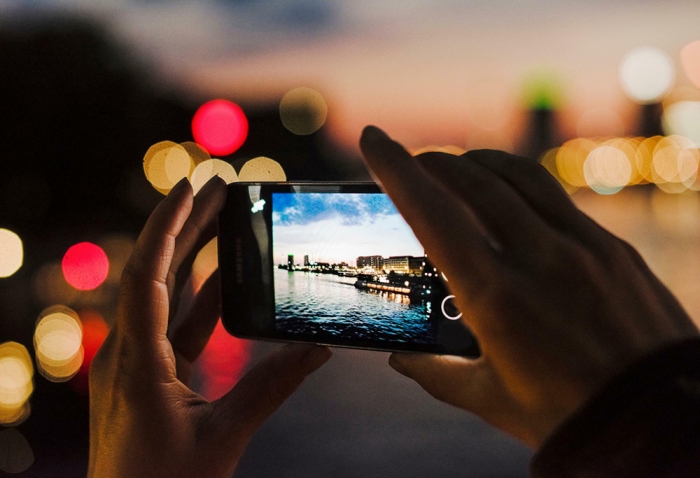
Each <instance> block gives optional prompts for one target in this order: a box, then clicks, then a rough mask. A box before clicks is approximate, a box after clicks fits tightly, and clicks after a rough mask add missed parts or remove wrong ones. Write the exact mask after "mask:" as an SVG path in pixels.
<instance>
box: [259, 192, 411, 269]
mask: <svg viewBox="0 0 700 478" xmlns="http://www.w3.org/2000/svg"><path fill="white" fill-rule="evenodd" d="M272 224H273V228H272V230H273V253H274V261H275V263H276V264H280V263H286V261H287V255H288V254H294V260H295V262H296V263H298V264H301V263H303V260H304V255H309V260H311V261H312V262H330V263H340V262H347V263H348V264H350V265H355V261H356V259H357V257H359V256H363V255H381V256H384V257H389V256H397V255H411V256H420V255H423V247H422V246H421V245H420V243H419V242H418V240H417V239H416V238H415V236H414V235H413V232H412V231H411V229H410V227H409V226H408V224H406V222H405V221H404V220H403V218H402V217H401V215H400V214H399V212H398V211H397V210H396V207H394V205H393V204H392V202H391V200H390V199H389V198H388V197H387V196H386V195H384V194H332V193H321V194H275V195H274V196H273V201H272Z"/></svg>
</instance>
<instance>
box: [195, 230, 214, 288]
mask: <svg viewBox="0 0 700 478" xmlns="http://www.w3.org/2000/svg"><path fill="white" fill-rule="evenodd" d="M218 254H219V249H218V242H217V240H216V238H214V239H212V240H211V241H209V242H208V243H207V245H206V246H204V247H203V248H202V249H201V250H200V251H199V253H198V254H197V257H196V258H195V260H194V262H193V263H192V284H193V286H194V289H195V292H196V291H197V290H199V288H200V287H201V286H202V284H204V281H206V280H207V278H208V277H209V276H210V275H212V273H213V272H214V271H215V270H216V269H217V267H219V255H218Z"/></svg>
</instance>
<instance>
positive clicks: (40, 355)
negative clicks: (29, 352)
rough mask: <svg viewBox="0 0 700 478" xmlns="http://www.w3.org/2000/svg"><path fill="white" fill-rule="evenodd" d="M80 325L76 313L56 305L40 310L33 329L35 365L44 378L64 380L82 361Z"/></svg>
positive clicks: (57, 380)
mask: <svg viewBox="0 0 700 478" xmlns="http://www.w3.org/2000/svg"><path fill="white" fill-rule="evenodd" d="M82 339H83V329H82V326H81V324H80V318H79V317H78V314H76V313H75V311H73V310H72V309H70V308H68V307H65V306H62V305H56V306H53V307H49V308H47V309H45V310H44V311H42V313H41V314H40V315H39V320H38V322H37V325H36V329H35V330H34V349H35V351H36V360H37V368H38V370H39V372H40V373H41V374H42V375H43V376H44V377H46V378H47V379H48V380H51V381H53V382H64V381H66V380H69V379H70V378H72V377H73V376H74V375H75V374H76V373H77V372H78V369H80V365H81V364H82V363H83V346H82Z"/></svg>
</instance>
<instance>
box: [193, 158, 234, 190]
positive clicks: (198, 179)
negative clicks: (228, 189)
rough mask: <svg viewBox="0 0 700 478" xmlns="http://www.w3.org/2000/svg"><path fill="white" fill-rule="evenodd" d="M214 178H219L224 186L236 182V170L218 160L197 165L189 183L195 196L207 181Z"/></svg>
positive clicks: (210, 160)
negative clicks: (223, 182) (224, 183)
mask: <svg viewBox="0 0 700 478" xmlns="http://www.w3.org/2000/svg"><path fill="white" fill-rule="evenodd" d="M214 176H219V177H220V178H221V179H223V180H224V181H225V182H226V184H231V183H234V182H236V181H238V175H237V174H236V170H235V169H233V166H231V164H230V163H227V162H226V161H222V160H220V159H209V160H207V161H203V162H201V163H199V165H197V167H196V168H195V169H194V172H193V173H192V178H191V179H190V182H191V183H192V190H193V191H194V193H195V194H197V193H198V192H199V190H200V189H202V187H203V186H204V185H205V184H207V181H209V180H210V179H211V178H213V177H214Z"/></svg>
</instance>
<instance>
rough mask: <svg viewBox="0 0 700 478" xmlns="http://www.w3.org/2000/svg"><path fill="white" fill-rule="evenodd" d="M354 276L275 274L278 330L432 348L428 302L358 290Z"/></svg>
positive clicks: (432, 328) (277, 272)
mask: <svg viewBox="0 0 700 478" xmlns="http://www.w3.org/2000/svg"><path fill="white" fill-rule="evenodd" d="M355 282H356V279H355V278H354V277H340V276H336V275H332V274H315V273H312V272H301V271H296V272H289V271H287V270H284V269H275V305H276V309H277V323H276V326H277V330H278V331H280V332H288V333H294V334H302V335H314V336H318V337H319V338H321V337H323V336H331V337H337V336H340V335H343V336H344V337H348V338H353V339H365V340H391V341H404V342H420V343H433V342H434V338H433V337H434V336H435V325H434V324H433V323H432V322H431V321H429V320H428V315H429V310H428V306H427V304H426V303H425V302H421V303H414V304H412V303H411V302H410V300H409V298H408V296H406V295H402V294H394V293H387V292H374V291H365V290H359V289H356V288H355V287H354V284H355Z"/></svg>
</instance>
